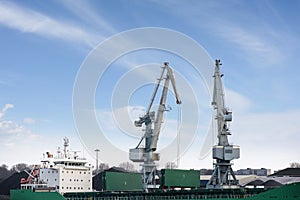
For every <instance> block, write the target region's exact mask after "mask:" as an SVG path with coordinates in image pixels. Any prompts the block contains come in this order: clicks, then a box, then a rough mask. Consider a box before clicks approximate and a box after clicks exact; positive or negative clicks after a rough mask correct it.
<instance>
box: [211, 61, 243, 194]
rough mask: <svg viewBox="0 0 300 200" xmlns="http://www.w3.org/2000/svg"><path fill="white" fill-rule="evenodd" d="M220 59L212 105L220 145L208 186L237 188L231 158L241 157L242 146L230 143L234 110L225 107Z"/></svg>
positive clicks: (216, 68)
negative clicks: (229, 136)
mask: <svg viewBox="0 0 300 200" xmlns="http://www.w3.org/2000/svg"><path fill="white" fill-rule="evenodd" d="M221 65H222V64H221V62H220V60H216V64H215V72H214V75H213V78H214V90H213V100H212V103H211V104H212V106H213V108H214V110H216V117H215V120H216V121H217V131H218V132H217V133H218V145H215V146H213V152H212V155H213V159H215V161H216V162H215V163H214V171H213V174H212V176H211V178H210V180H209V182H208V183H207V185H206V187H207V188H216V189H223V188H236V187H238V181H237V179H236V177H235V174H234V172H233V170H232V167H231V166H232V165H233V164H232V163H231V160H233V159H238V158H239V157H240V147H239V146H234V145H230V144H229V142H228V135H231V133H230V130H229V127H228V123H229V122H231V121H232V112H231V111H230V110H229V109H228V108H227V107H225V102H224V90H223V84H222V77H223V74H220V66H221Z"/></svg>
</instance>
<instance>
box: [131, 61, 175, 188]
mask: <svg viewBox="0 0 300 200" xmlns="http://www.w3.org/2000/svg"><path fill="white" fill-rule="evenodd" d="M163 80H164V85H163V90H162V94H161V98H160V103H159V106H158V110H157V113H156V116H155V111H151V108H152V105H153V102H154V99H155V97H156V95H157V92H158V89H159V86H160V84H161V81H163ZM170 81H171V84H172V86H173V91H174V94H175V98H176V103H177V104H181V100H180V97H179V94H178V92H177V89H176V83H175V78H174V73H173V70H172V69H171V68H170V66H169V63H168V62H165V63H164V65H163V67H162V72H161V75H160V77H159V79H158V80H157V83H156V86H155V88H154V92H153V94H152V97H151V100H150V103H149V106H148V108H147V110H146V114H145V115H144V116H142V117H139V119H138V120H137V121H135V122H134V124H135V126H136V127H142V126H143V124H145V134H144V136H143V137H142V138H141V140H140V142H139V143H138V145H137V146H136V148H133V149H130V150H129V159H130V160H131V161H133V162H142V163H143V164H141V166H142V171H143V189H144V191H146V192H147V191H149V190H153V189H157V188H158V187H159V185H157V184H156V182H155V176H156V167H157V166H158V165H157V164H156V163H155V161H158V160H159V159H160V156H159V153H156V152H155V151H156V149H157V142H158V138H159V134H160V131H161V124H162V123H163V116H164V112H165V111H167V109H166V106H165V103H166V99H167V93H168V87H169V84H170ZM143 140H144V141H145V144H144V146H143V147H142V146H141V143H142V141H143Z"/></svg>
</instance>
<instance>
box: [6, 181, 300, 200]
mask: <svg viewBox="0 0 300 200" xmlns="http://www.w3.org/2000/svg"><path fill="white" fill-rule="evenodd" d="M240 198H243V199H249V200H266V199H273V200H274V199H285V200H290V199H291V200H297V199H299V200H300V183H293V184H289V185H285V186H282V187H280V188H275V189H269V190H265V189H247V190H191V191H166V192H163V191H159V192H155V193H143V192H113V193H112V192H84V193H67V194H65V195H64V196H62V195H60V194H59V193H57V192H33V191H30V190H11V193H10V199H11V200H65V199H68V200H73V199H74V200H75V199H82V200H84V199H87V200H96V199H97V200H106V199H107V200H108V199H122V200H160V199H164V200H166V199H173V200H174V199H181V200H184V199H193V200H198V199H199V200H200V199H211V200H224V199H226V200H233V199H240Z"/></svg>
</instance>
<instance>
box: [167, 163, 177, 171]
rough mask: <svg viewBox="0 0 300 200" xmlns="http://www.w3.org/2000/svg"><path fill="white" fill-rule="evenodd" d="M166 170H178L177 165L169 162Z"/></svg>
mask: <svg viewBox="0 0 300 200" xmlns="http://www.w3.org/2000/svg"><path fill="white" fill-rule="evenodd" d="M165 168H166V169H177V165H176V164H175V163H174V162H167V164H166V165H165Z"/></svg>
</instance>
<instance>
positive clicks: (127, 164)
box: [119, 162, 136, 172]
mask: <svg viewBox="0 0 300 200" xmlns="http://www.w3.org/2000/svg"><path fill="white" fill-rule="evenodd" d="M119 167H122V168H123V169H125V170H126V171H129V172H136V169H135V167H134V164H132V163H130V162H123V163H120V164H119Z"/></svg>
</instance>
